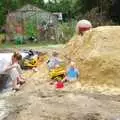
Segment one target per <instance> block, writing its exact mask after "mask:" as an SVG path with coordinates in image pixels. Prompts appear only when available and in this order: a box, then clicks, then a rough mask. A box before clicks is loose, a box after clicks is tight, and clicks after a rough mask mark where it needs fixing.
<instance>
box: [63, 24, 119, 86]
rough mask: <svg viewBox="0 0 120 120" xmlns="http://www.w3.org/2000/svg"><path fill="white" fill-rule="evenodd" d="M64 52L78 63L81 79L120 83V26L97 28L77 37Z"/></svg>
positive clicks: (102, 83) (87, 81)
mask: <svg viewBox="0 0 120 120" xmlns="http://www.w3.org/2000/svg"><path fill="white" fill-rule="evenodd" d="M64 54H65V56H66V58H70V59H72V60H74V61H75V62H76V63H77V66H78V68H79V69H80V73H81V75H80V81H81V83H82V84H88V85H95V86H96V85H105V84H106V85H110V86H117V87H119V86H120V27H119V26H105V27H98V28H94V29H92V30H91V31H88V32H86V33H85V34H84V36H82V37H81V36H77V35H76V36H74V37H73V38H72V40H71V41H70V42H69V43H68V44H67V45H66V47H65V51H64Z"/></svg>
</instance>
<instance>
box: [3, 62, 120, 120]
mask: <svg viewBox="0 0 120 120" xmlns="http://www.w3.org/2000/svg"><path fill="white" fill-rule="evenodd" d="M25 75H26V77H27V78H28V80H27V81H26V84H25V85H24V86H23V87H22V89H21V90H20V91H19V92H16V93H14V94H12V96H11V97H9V98H8V101H9V102H10V103H11V104H12V105H13V106H14V108H13V111H12V112H11V113H10V114H9V116H8V117H7V118H5V119H4V120H117V118H119V116H120V96H119V95H117V96H108V95H103V94H100V93H95V92H94V93H89V92H84V91H81V88H82V86H81V84H80V82H76V83H72V84H68V83H66V84H65V88H64V89H61V90H57V89H55V85H50V82H49V77H48V71H47V67H46V64H45V63H44V64H42V65H41V66H40V68H39V71H38V72H33V71H27V72H26V73H25ZM118 120H119V119H118Z"/></svg>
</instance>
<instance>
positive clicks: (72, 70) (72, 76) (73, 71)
mask: <svg viewBox="0 0 120 120" xmlns="http://www.w3.org/2000/svg"><path fill="white" fill-rule="evenodd" d="M78 76H79V71H78V69H77V68H76V67H75V63H74V62H71V63H70V65H69V67H68V69H67V71H66V76H65V78H64V79H63V82H65V81H70V82H72V81H76V80H77V79H78Z"/></svg>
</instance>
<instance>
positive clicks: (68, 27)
mask: <svg viewBox="0 0 120 120" xmlns="http://www.w3.org/2000/svg"><path fill="white" fill-rule="evenodd" d="M76 23H77V21H75V20H71V21H70V22H66V23H62V24H60V26H59V27H60V29H61V31H62V34H63V35H62V36H61V37H62V41H63V42H66V41H68V40H69V39H70V38H71V37H72V36H73V34H74V33H75V26H76Z"/></svg>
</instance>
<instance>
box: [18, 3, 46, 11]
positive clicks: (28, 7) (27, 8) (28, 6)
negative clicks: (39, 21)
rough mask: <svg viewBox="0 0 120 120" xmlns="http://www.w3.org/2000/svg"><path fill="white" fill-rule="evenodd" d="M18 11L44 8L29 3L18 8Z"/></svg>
mask: <svg viewBox="0 0 120 120" xmlns="http://www.w3.org/2000/svg"><path fill="white" fill-rule="evenodd" d="M17 11H19V12H25V11H44V10H42V9H40V8H38V7H35V6H33V5H30V4H28V5H25V6H23V7H22V8H20V9H18V10H17Z"/></svg>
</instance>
